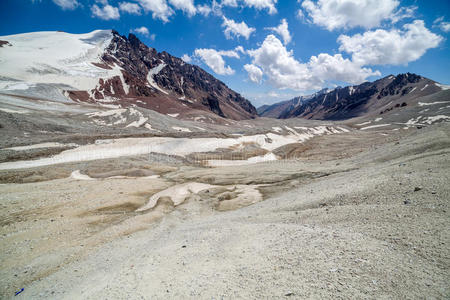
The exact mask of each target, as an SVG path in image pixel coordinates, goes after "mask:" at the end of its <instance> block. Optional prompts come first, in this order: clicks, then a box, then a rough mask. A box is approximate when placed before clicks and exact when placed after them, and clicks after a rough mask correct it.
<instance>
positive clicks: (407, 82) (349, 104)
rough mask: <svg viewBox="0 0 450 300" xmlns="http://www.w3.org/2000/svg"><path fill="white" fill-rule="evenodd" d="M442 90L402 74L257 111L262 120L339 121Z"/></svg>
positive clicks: (409, 101)
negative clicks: (267, 118)
mask: <svg viewBox="0 0 450 300" xmlns="http://www.w3.org/2000/svg"><path fill="white" fill-rule="evenodd" d="M446 88H447V87H445V86H442V85H440V84H438V83H436V82H435V81H433V80H430V79H428V78H425V77H422V76H419V75H416V74H411V73H406V74H399V75H397V76H393V75H390V76H387V77H385V78H382V79H379V80H377V81H374V82H365V83H362V84H360V85H357V86H347V87H344V88H341V87H338V88H336V89H333V90H322V91H320V92H318V93H316V94H313V95H311V96H308V97H297V98H294V99H292V100H289V101H284V102H280V103H277V104H274V105H271V106H269V107H260V108H258V110H259V115H260V116H263V117H273V118H280V119H286V118H293V117H302V118H306V119H318V120H343V119H349V118H353V117H359V116H364V115H372V114H373V115H375V114H383V113H386V112H389V111H392V110H393V109H395V108H398V107H403V106H407V105H408V104H410V103H412V101H413V100H414V99H418V98H420V97H423V96H427V95H431V94H434V93H436V92H439V91H441V90H443V89H446ZM294 103H295V105H294Z"/></svg>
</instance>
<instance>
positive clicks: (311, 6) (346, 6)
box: [302, 0, 412, 31]
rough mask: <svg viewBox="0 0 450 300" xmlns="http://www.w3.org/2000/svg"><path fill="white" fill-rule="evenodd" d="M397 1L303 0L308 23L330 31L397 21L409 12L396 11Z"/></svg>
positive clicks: (368, 26) (375, 25)
mask: <svg viewBox="0 0 450 300" xmlns="http://www.w3.org/2000/svg"><path fill="white" fill-rule="evenodd" d="M399 4H400V2H399V1H398V0H358V1H355V0H319V1H317V2H313V1H311V0H304V1H303V3H302V7H303V9H304V10H305V12H306V13H307V14H308V16H309V18H310V21H311V22H312V23H314V24H316V25H319V26H322V27H324V28H326V29H328V30H330V31H332V30H334V29H339V28H353V27H364V28H368V29H369V28H373V27H377V26H379V25H380V24H381V22H382V21H384V20H393V21H395V20H399V19H401V18H403V17H405V14H411V13H412V12H411V9H410V10H404V11H403V12H402V11H397V7H398V6H399Z"/></svg>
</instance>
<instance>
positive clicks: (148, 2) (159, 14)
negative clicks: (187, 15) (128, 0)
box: [137, 0, 174, 22]
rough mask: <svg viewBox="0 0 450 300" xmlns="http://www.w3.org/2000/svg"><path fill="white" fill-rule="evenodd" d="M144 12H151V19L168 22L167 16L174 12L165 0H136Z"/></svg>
mask: <svg viewBox="0 0 450 300" xmlns="http://www.w3.org/2000/svg"><path fill="white" fill-rule="evenodd" d="M137 2H139V4H140V5H141V6H142V8H143V9H144V11H145V12H146V13H148V12H151V13H152V18H153V19H160V20H162V21H163V22H169V17H170V16H171V15H173V14H174V11H173V9H172V8H170V7H169V5H168V4H167V2H166V0H137Z"/></svg>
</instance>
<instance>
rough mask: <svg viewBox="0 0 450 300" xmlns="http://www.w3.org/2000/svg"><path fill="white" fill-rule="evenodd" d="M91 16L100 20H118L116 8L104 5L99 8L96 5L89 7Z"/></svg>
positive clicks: (118, 15)
mask: <svg viewBox="0 0 450 300" xmlns="http://www.w3.org/2000/svg"><path fill="white" fill-rule="evenodd" d="M91 11H92V15H93V16H95V17H98V18H100V19H102V20H118V19H119V18H120V14H119V9H118V8H117V7H114V6H111V5H109V4H105V5H103V6H102V7H99V6H98V5H97V4H94V5H92V6H91Z"/></svg>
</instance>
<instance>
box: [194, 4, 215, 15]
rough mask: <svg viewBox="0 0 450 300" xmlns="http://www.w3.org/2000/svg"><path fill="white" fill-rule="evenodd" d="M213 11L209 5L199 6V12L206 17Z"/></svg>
mask: <svg viewBox="0 0 450 300" xmlns="http://www.w3.org/2000/svg"><path fill="white" fill-rule="evenodd" d="M211 11H212V9H211V7H209V6H208V5H206V4H205V5H197V12H198V13H199V14H201V15H204V16H205V17H206V16H208V15H209V14H210V13H211Z"/></svg>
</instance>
